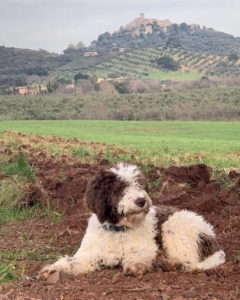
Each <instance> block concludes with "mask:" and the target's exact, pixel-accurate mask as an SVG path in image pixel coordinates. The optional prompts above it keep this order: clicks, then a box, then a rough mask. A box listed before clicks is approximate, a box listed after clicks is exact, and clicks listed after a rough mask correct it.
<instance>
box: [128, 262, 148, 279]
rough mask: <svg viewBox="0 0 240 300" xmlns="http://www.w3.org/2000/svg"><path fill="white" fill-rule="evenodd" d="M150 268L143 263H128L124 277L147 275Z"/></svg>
mask: <svg viewBox="0 0 240 300" xmlns="http://www.w3.org/2000/svg"><path fill="white" fill-rule="evenodd" d="M149 270H150V267H149V266H147V265H145V264H143V263H134V264H131V263H127V264H125V265H124V267H123V272H124V275H133V276H141V275H144V274H145V273H147V272H148V271H149Z"/></svg>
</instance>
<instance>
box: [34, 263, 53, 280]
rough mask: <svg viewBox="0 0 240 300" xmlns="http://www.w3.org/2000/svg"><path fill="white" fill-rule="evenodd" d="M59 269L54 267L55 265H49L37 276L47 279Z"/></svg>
mask: <svg viewBox="0 0 240 300" xmlns="http://www.w3.org/2000/svg"><path fill="white" fill-rule="evenodd" d="M57 271H58V270H57V269H56V268H54V267H53V265H47V266H45V267H43V268H42V269H41V271H40V272H39V273H38V276H37V278H39V279H43V280H47V279H48V278H49V277H50V276H51V275H52V274H54V273H55V272H57Z"/></svg>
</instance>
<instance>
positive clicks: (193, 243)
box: [162, 210, 225, 270]
mask: <svg viewBox="0 0 240 300" xmlns="http://www.w3.org/2000/svg"><path fill="white" fill-rule="evenodd" d="M201 233H204V234H206V235H208V236H210V237H213V238H215V233H214V231H213V228H212V226H211V225H210V224H208V223H207V222H206V221H204V219H203V218H202V216H199V215H197V214H195V213H194V212H191V211H187V210H181V211H178V212H175V213H174V214H173V215H172V216H170V217H169V219H168V220H167V221H166V222H164V223H163V225H162V237H163V248H164V249H165V251H166V254H167V255H168V256H169V258H171V259H173V260H175V261H177V262H179V263H181V264H182V265H183V266H184V267H185V269H186V270H195V269H210V268H213V267H216V266H218V265H221V264H222V263H224V261H225V254H224V252H223V251H218V252H215V253H214V254H213V255H212V256H210V257H208V258H207V259H205V260H204V261H202V262H199V253H198V238H199V234H201ZM217 253H218V254H217Z"/></svg>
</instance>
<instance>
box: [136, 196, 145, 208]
mask: <svg viewBox="0 0 240 300" xmlns="http://www.w3.org/2000/svg"><path fill="white" fill-rule="evenodd" d="M135 203H136V205H137V206H139V207H143V206H144V205H145V203H146V200H145V199H144V198H137V200H136V201H135Z"/></svg>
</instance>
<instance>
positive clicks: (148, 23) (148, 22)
mask: <svg viewBox="0 0 240 300" xmlns="http://www.w3.org/2000/svg"><path fill="white" fill-rule="evenodd" d="M154 22H155V23H156V24H158V25H159V26H160V27H162V29H163V30H164V31H167V28H168V27H170V26H171V24H172V23H171V22H170V21H169V20H168V19H166V20H157V19H146V18H145V17H144V13H141V14H140V17H139V18H136V19H134V20H133V21H132V22H130V23H129V24H127V25H126V26H125V29H129V30H136V29H138V28H139V27H140V26H141V25H144V26H145V33H152V24H153V23H154Z"/></svg>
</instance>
